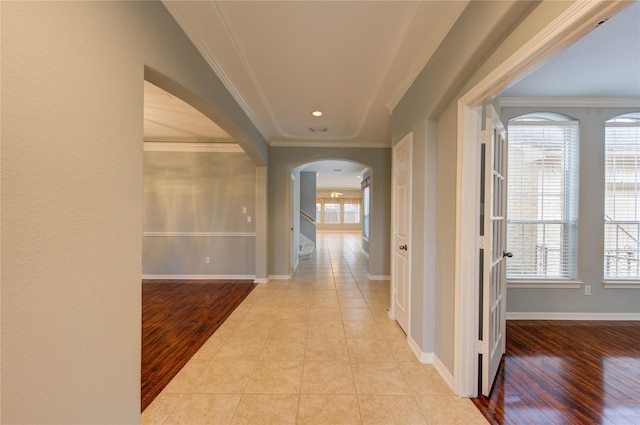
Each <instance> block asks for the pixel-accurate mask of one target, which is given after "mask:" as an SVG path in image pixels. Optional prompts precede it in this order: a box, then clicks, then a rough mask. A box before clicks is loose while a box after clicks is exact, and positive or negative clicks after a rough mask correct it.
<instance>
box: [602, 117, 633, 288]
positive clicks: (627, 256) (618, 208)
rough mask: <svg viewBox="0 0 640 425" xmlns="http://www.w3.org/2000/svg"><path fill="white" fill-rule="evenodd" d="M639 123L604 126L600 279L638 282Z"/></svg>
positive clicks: (612, 123)
mask: <svg viewBox="0 0 640 425" xmlns="http://www.w3.org/2000/svg"><path fill="white" fill-rule="evenodd" d="M639 167H640V122H607V123H606V125H605V211H604V278H605V279H625V280H638V279H640V266H639V265H638V260H639V258H638V251H639V248H640V244H639V243H638V241H639V240H640V190H639V189H640V171H639V170H638V168H639Z"/></svg>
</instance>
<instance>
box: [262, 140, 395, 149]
mask: <svg viewBox="0 0 640 425" xmlns="http://www.w3.org/2000/svg"><path fill="white" fill-rule="evenodd" d="M269 145H270V146H273V147H290V148H391V146H390V144H389V143H388V142H385V141H383V142H363V141H362V140H335V139H324V140H273V141H271V143H269Z"/></svg>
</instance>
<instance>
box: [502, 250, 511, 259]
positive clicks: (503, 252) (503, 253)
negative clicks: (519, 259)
mask: <svg viewBox="0 0 640 425" xmlns="http://www.w3.org/2000/svg"><path fill="white" fill-rule="evenodd" d="M502 256H503V257H509V258H511V257H513V253H511V252H508V251H502Z"/></svg>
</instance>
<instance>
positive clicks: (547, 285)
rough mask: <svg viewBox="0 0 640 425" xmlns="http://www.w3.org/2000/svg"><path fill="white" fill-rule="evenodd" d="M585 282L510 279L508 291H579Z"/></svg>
mask: <svg viewBox="0 0 640 425" xmlns="http://www.w3.org/2000/svg"><path fill="white" fill-rule="evenodd" d="M582 285H584V282H581V281H579V280H573V279H508V280H507V289H509V288H511V289H515V288H517V289H541V288H542V289H577V288H582Z"/></svg>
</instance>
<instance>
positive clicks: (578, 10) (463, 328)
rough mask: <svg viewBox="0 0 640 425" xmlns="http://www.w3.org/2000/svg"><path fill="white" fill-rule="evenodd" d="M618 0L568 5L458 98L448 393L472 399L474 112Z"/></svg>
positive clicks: (578, 34) (611, 10)
mask: <svg viewBox="0 0 640 425" xmlns="http://www.w3.org/2000/svg"><path fill="white" fill-rule="evenodd" d="M628 5H629V3H628V2H623V1H599V2H574V3H572V5H571V6H569V7H568V8H567V9H566V10H565V11H564V12H563V13H561V14H560V15H559V16H558V17H556V19H554V20H553V22H551V23H550V24H549V25H547V26H545V27H544V28H543V29H542V30H541V31H540V32H539V33H538V34H536V36H535V37H532V38H530V40H529V41H528V42H526V43H525V44H524V45H523V46H522V47H521V48H519V49H518V50H517V51H516V52H514V53H513V54H512V55H511V56H509V57H508V58H506V59H505V60H504V62H502V63H501V64H500V65H499V66H497V67H494V68H493V69H492V70H491V71H490V72H489V74H487V75H486V76H485V77H484V78H483V79H482V80H481V81H479V82H478V83H476V84H475V85H474V86H473V87H472V88H471V89H470V90H469V91H467V92H466V93H465V94H463V95H462V97H460V99H458V140H457V142H458V145H457V168H456V169H457V176H456V177H457V180H456V193H457V194H458V195H457V201H456V205H457V207H456V257H455V261H456V270H455V292H456V295H455V306H454V321H455V323H454V327H455V335H454V338H455V344H454V368H453V369H454V370H455V374H454V378H453V379H454V388H455V391H456V393H457V394H458V395H459V396H461V397H476V396H477V395H478V381H477V380H478V373H477V371H478V358H477V354H478V344H477V341H478V322H479V314H478V313H479V312H478V310H477V309H478V306H479V303H478V300H477V295H478V293H477V291H478V280H479V279H478V272H477V270H478V254H477V253H478V249H477V247H478V244H477V240H478V229H477V226H478V212H477V208H478V205H479V203H478V197H479V190H480V188H479V184H478V180H479V179H478V176H479V174H478V167H477V165H478V157H479V155H478V149H479V144H478V138H477V127H478V125H477V124H478V122H477V119H476V118H477V116H478V115H479V113H478V111H477V107H478V106H479V105H481V104H483V103H484V102H486V101H488V100H490V99H492V98H493V97H495V95H496V94H498V93H501V92H502V91H503V90H505V89H506V88H508V87H509V86H510V85H511V84H513V83H514V82H515V81H517V80H519V79H521V78H524V77H525V76H526V75H528V74H529V73H531V72H533V71H534V70H535V69H536V67H537V66H538V65H539V64H540V63H542V62H543V61H544V60H546V59H548V58H549V57H552V56H553V55H555V54H557V53H559V52H561V51H562V50H564V49H565V48H567V46H569V45H571V44H572V43H573V42H575V41H576V40H579V39H580V38H581V37H583V36H585V35H586V34H588V33H589V32H591V31H592V30H593V26H594V23H597V22H599V21H601V20H603V19H607V18H608V17H610V16H612V15H614V14H615V13H617V12H618V11H620V10H622V9H623V8H625V7H626V6H628Z"/></svg>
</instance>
